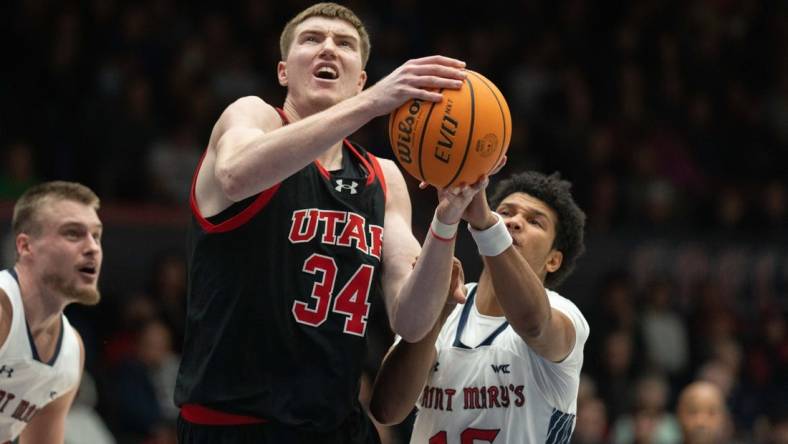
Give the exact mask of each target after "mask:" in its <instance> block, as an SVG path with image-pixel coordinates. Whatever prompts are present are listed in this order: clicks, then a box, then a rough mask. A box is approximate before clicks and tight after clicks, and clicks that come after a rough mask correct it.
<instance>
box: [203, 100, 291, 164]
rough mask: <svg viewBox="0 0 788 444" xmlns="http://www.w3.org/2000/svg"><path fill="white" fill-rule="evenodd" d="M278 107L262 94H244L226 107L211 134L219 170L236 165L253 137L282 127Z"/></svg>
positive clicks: (255, 137)
mask: <svg viewBox="0 0 788 444" xmlns="http://www.w3.org/2000/svg"><path fill="white" fill-rule="evenodd" d="M281 125H282V123H281V117H279V114H278V113H277V112H276V110H275V109H274V108H273V107H272V106H271V105H269V104H267V103H265V102H264V101H263V100H262V99H260V98H259V97H244V98H241V99H238V100H236V101H235V102H233V103H232V104H231V105H230V106H228V107H227V109H225V110H224V112H223V113H222V115H221V116H220V117H219V120H218V121H217V122H216V126H215V127H214V131H213V134H212V135H211V142H212V143H211V147H212V148H213V150H214V151H215V155H216V163H215V171H221V170H222V169H224V168H228V167H231V166H233V165H234V163H233V161H236V160H237V159H236V157H238V156H240V155H242V154H243V149H244V147H246V146H247V145H248V144H249V143H250V142H252V141H253V140H255V139H257V138H259V137H261V136H263V135H264V134H265V133H267V132H270V131H273V130H275V129H276V128H279V127H281Z"/></svg>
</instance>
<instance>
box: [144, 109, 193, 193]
mask: <svg viewBox="0 0 788 444" xmlns="http://www.w3.org/2000/svg"><path fill="white" fill-rule="evenodd" d="M200 152H201V148H200V144H199V142H198V141H197V139H196V137H195V130H194V129H193V128H192V127H190V126H189V125H188V124H186V123H180V124H178V125H176V126H175V128H174V129H172V130H170V131H169V132H168V133H167V134H166V135H165V137H164V138H163V139H159V140H157V141H155V142H153V144H152V146H151V148H150V150H149V151H148V153H147V170H148V172H149V173H150V186H151V190H152V195H153V196H152V197H153V198H154V199H156V200H158V201H160V202H163V203H167V204H173V205H185V204H186V203H188V202H189V191H190V190H191V183H192V176H193V173H194V168H195V167H196V166H197V163H198V162H199V160H200Z"/></svg>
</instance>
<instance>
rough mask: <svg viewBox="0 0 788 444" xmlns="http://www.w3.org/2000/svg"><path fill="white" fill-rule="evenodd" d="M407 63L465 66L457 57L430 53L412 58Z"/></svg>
mask: <svg viewBox="0 0 788 444" xmlns="http://www.w3.org/2000/svg"><path fill="white" fill-rule="evenodd" d="M408 63H409V64H413V65H427V64H435V63H437V64H440V65H447V66H454V67H456V68H465V62H463V61H462V60H459V59H454V58H451V57H446V56H442V55H437V54H436V55H431V56H427V57H421V58H418V59H412V60H409V61H408Z"/></svg>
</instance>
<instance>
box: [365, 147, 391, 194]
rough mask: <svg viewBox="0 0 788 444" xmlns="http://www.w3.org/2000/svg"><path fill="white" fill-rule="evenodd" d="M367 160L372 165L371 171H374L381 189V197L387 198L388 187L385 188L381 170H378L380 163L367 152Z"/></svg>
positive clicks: (384, 177)
mask: <svg viewBox="0 0 788 444" xmlns="http://www.w3.org/2000/svg"><path fill="white" fill-rule="evenodd" d="M367 154H368V155H369V160H370V162H371V163H372V169H374V170H375V175H376V176H378V179H379V180H380V186H381V188H383V197H385V198H388V187H386V176H384V175H383V170H382V169H381V168H380V162H379V161H378V158H377V157H375V155H374V154H372V153H370V152H367Z"/></svg>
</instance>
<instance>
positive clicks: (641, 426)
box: [611, 374, 681, 444]
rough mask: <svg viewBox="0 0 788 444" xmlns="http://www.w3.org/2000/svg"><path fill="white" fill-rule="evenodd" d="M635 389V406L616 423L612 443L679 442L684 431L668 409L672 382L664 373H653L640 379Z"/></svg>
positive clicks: (667, 443)
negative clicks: (663, 375) (669, 381)
mask: <svg viewBox="0 0 788 444" xmlns="http://www.w3.org/2000/svg"><path fill="white" fill-rule="evenodd" d="M634 390H635V400H634V403H633V408H632V409H631V410H630V413H628V414H626V415H623V416H621V417H619V418H618V419H617V420H616V422H615V424H613V432H612V437H611V442H612V443H613V444H627V443H631V442H640V441H646V442H648V443H650V444H679V443H680V442H681V431H680V430H679V426H678V423H677V422H676V418H675V417H674V416H673V414H672V413H671V412H670V411H668V409H667V408H668V402H669V398H670V385H669V384H668V381H667V380H665V378H663V377H662V376H660V375H657V374H650V375H647V376H644V377H642V378H640V380H639V381H638V382H637V385H636V386H635V387H634Z"/></svg>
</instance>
